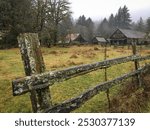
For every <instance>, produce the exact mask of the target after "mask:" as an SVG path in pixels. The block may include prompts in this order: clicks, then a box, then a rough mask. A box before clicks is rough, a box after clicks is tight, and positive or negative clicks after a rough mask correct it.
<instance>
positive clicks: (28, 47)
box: [18, 33, 52, 112]
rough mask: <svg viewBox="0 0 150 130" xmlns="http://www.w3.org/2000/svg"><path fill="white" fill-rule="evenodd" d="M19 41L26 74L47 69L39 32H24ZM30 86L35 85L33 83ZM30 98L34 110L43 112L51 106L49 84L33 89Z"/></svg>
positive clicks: (29, 74)
mask: <svg viewBox="0 0 150 130" xmlns="http://www.w3.org/2000/svg"><path fill="white" fill-rule="evenodd" d="M18 43H19V47H20V52H21V56H22V60H23V63H24V69H25V74H26V76H31V75H33V74H38V73H42V72H44V71H45V65H44V61H43V57H42V53H41V50H40V42H39V39H38V34H36V33H24V34H20V35H19V36H18ZM29 87H33V86H32V85H31V86H29ZM30 99H31V104H32V109H33V112H41V111H42V110H44V109H46V108H49V107H51V105H52V103H51V100H50V99H51V97H50V90H49V86H48V85H47V87H46V88H44V89H41V90H32V91H31V92H30Z"/></svg>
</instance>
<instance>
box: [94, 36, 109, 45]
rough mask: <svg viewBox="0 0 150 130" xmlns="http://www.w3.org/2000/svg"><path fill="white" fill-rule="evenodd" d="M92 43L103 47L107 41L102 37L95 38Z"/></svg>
mask: <svg viewBox="0 0 150 130" xmlns="http://www.w3.org/2000/svg"><path fill="white" fill-rule="evenodd" d="M92 43H93V44H100V45H104V44H106V43H107V40H106V39H105V38H104V37H100V36H96V37H94V38H93V39H92Z"/></svg>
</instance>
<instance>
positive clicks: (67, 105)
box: [44, 65, 150, 113]
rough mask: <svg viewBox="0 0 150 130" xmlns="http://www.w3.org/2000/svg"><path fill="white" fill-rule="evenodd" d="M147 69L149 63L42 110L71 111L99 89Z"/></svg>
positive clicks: (103, 89) (109, 86)
mask: <svg viewBox="0 0 150 130" xmlns="http://www.w3.org/2000/svg"><path fill="white" fill-rule="evenodd" d="M149 69H150V65H146V66H144V67H143V68H140V69H138V70H136V71H133V72H131V73H128V74H125V75H122V76H120V77H117V78H115V79H113V80H111V81H107V82H103V83H101V84H99V85H97V86H95V87H93V88H91V89H89V90H87V91H86V92H84V93H83V94H81V95H80V96H78V97H76V98H73V99H71V100H68V101H64V102H63V103H61V104H59V105H57V106H54V107H53V108H50V109H47V110H46V111H44V112H50V113H58V112H63V113H64V112H71V111H73V110H75V109H76V108H79V107H80V106H81V105H83V104H84V103H85V102H86V101H87V100H89V99H91V98H92V97H93V96H95V95H97V94H98V93H99V92H100V91H106V90H107V89H109V88H111V87H113V86H114V85H116V84H120V83H121V82H122V81H124V80H125V79H128V78H130V77H133V76H135V75H137V74H143V73H147V71H149Z"/></svg>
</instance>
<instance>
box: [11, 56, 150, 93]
mask: <svg viewBox="0 0 150 130" xmlns="http://www.w3.org/2000/svg"><path fill="white" fill-rule="evenodd" d="M148 59H150V55H148V56H144V57H141V56H138V55H133V56H127V57H121V58H115V59H110V60H105V61H101V62H97V63H93V64H86V65H80V66H75V67H71V68H67V69H64V70H60V71H49V72H46V73H41V74H37V75H32V76H28V77H25V78H21V79H17V80H14V81H13V82H12V85H13V94H14V96H16V95H21V94H24V93H27V92H29V91H31V90H32V89H41V88H45V87H46V86H47V85H53V84H54V83H55V82H60V81H63V80H68V79H70V78H73V77H76V76H79V75H82V74H85V73H89V72H91V71H94V70H98V69H104V68H106V67H107V68H108V67H111V66H113V65H116V64H121V63H127V62H130V61H135V60H136V61H137V60H138V61H142V60H148ZM31 86H32V87H31Z"/></svg>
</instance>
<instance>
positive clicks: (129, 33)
mask: <svg viewBox="0 0 150 130" xmlns="http://www.w3.org/2000/svg"><path fill="white" fill-rule="evenodd" d="M119 30H120V31H121V32H122V33H123V34H124V35H125V36H126V37H127V38H144V37H145V35H146V33H144V32H139V31H133V30H129V29H119Z"/></svg>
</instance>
